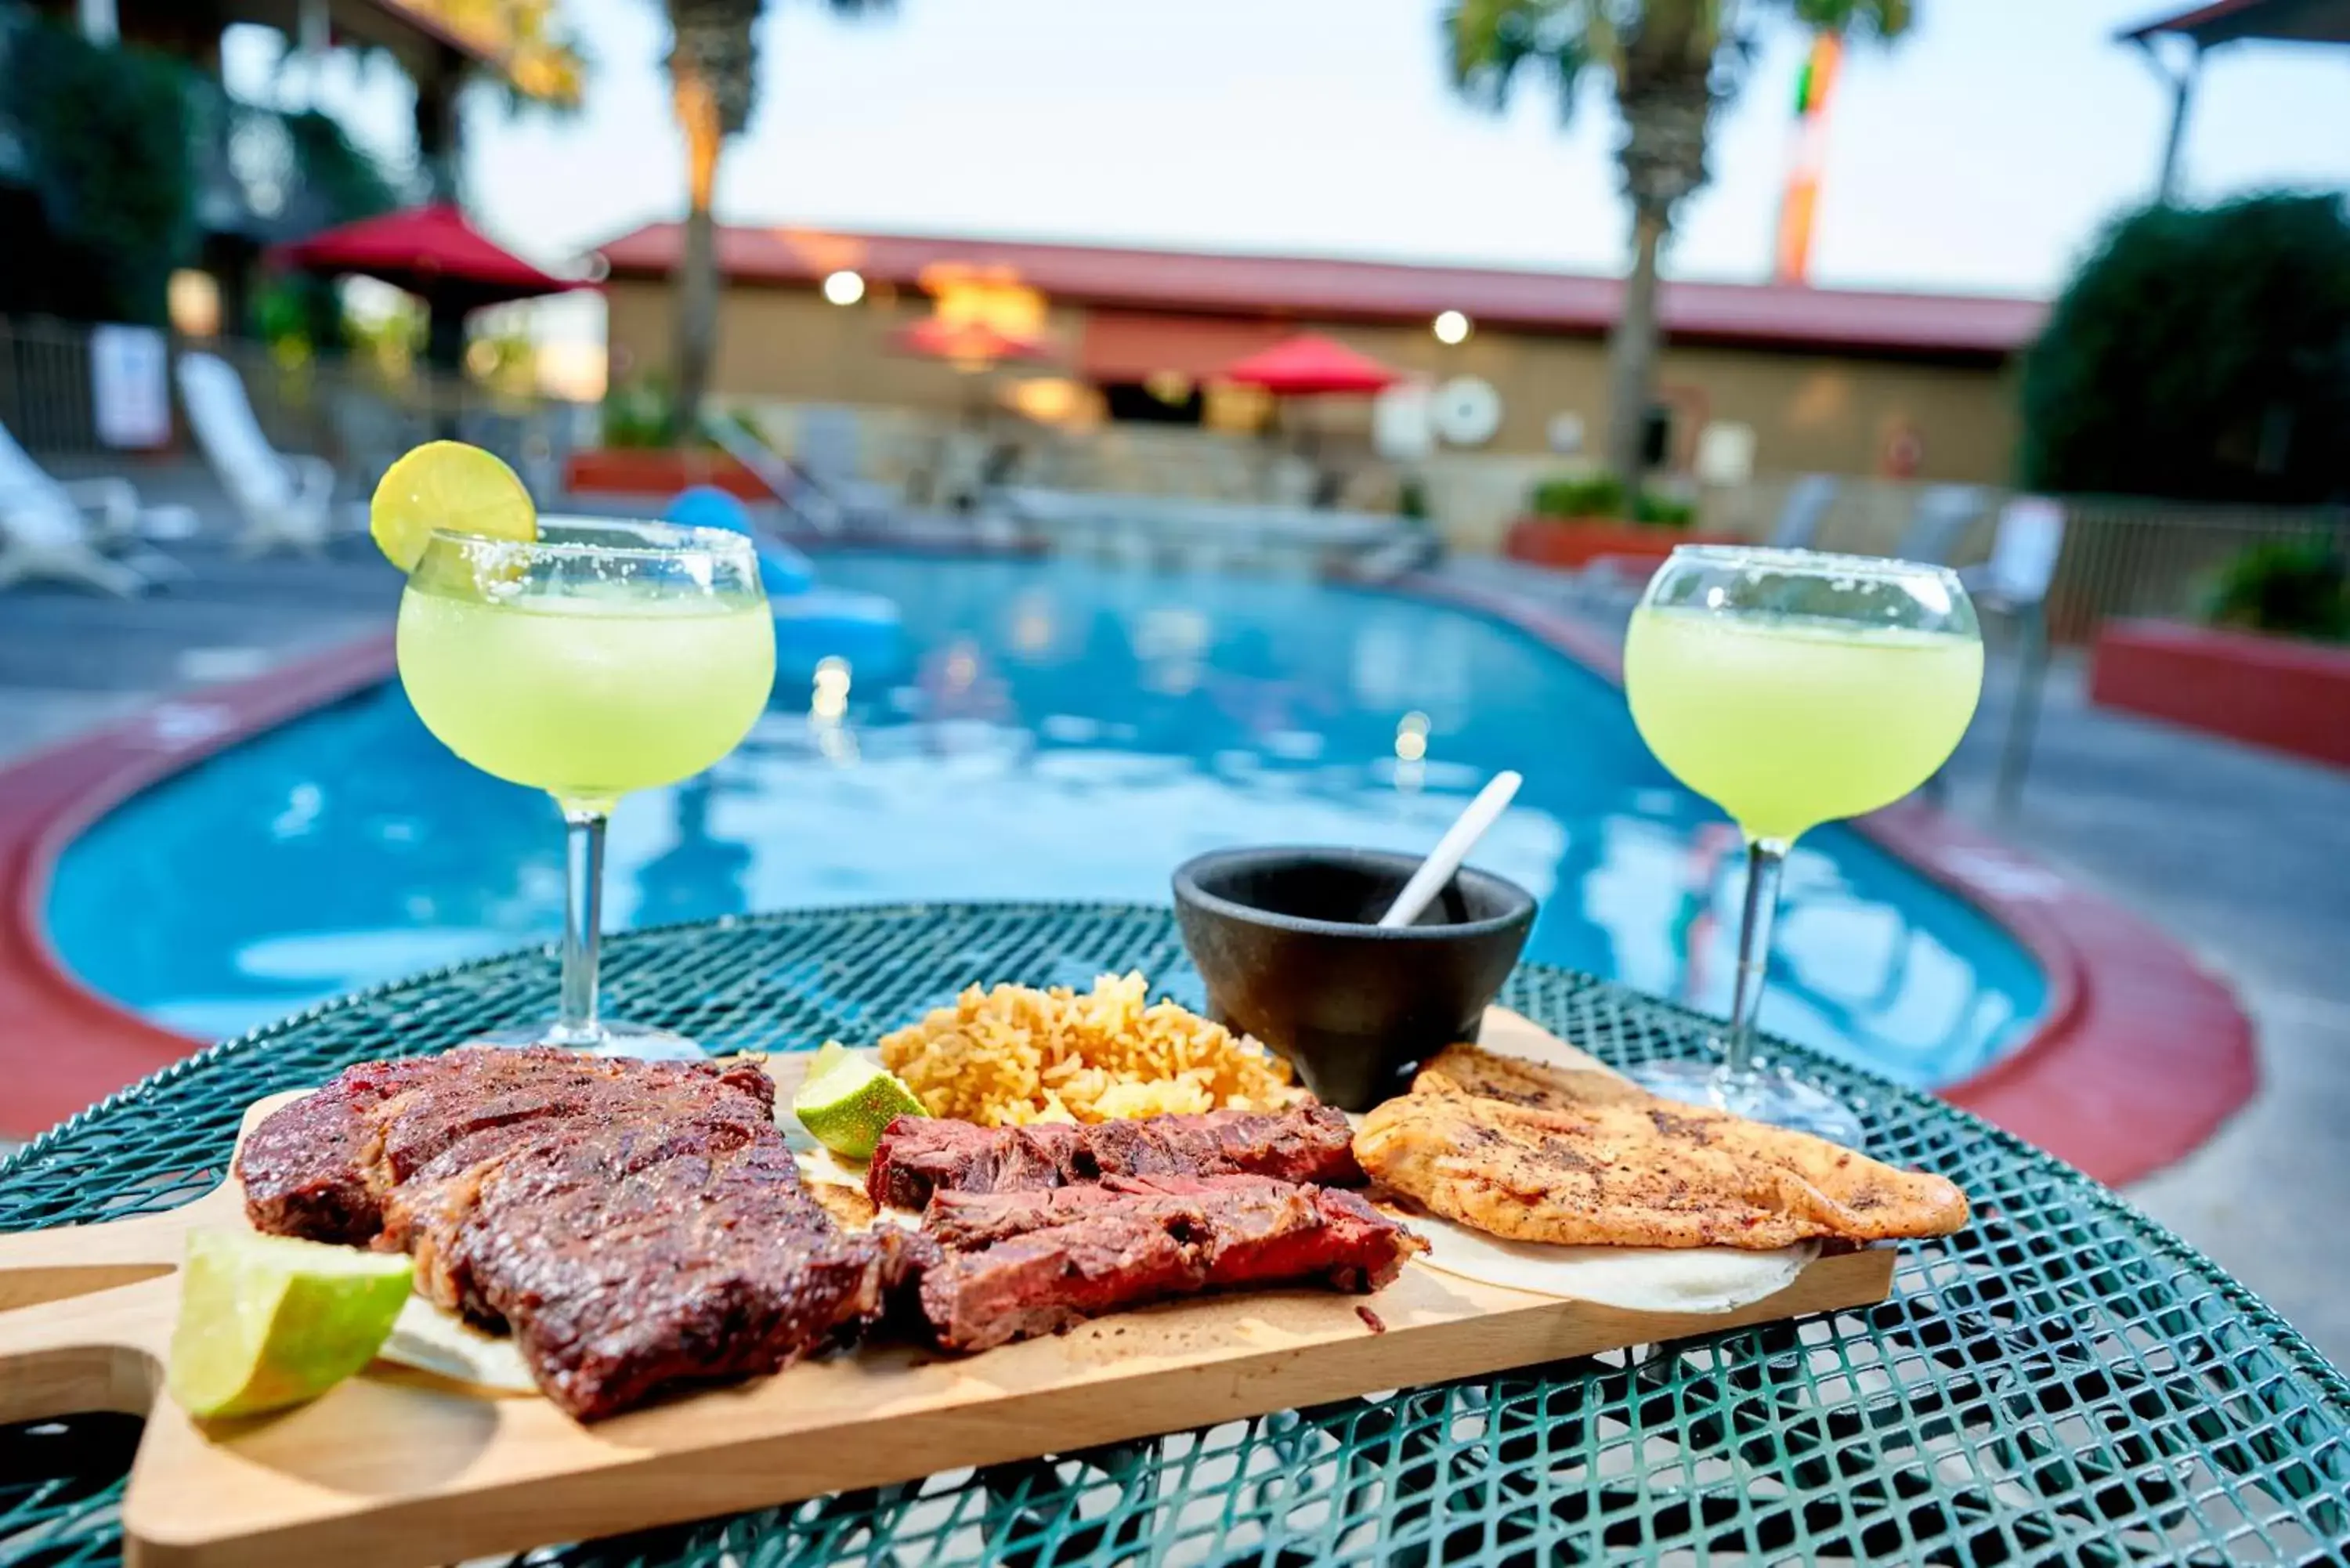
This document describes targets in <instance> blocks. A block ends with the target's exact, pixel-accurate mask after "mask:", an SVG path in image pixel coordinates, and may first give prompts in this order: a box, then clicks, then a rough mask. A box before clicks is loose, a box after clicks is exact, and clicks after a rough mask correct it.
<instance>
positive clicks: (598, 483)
mask: <svg viewBox="0 0 2350 1568" xmlns="http://www.w3.org/2000/svg"><path fill="white" fill-rule="evenodd" d="M603 414H604V444H603V445H602V446H600V447H591V448H586V449H583V450H581V451H578V452H573V453H572V454H571V456H570V458H569V460H568V461H567V462H566V463H565V464H564V483H565V484H566V486H567V487H568V488H569V489H571V490H574V491H577V492H578V493H582V494H601V495H663V496H667V495H675V494H677V493H679V492H680V491H683V490H687V489H690V488H691V487H692V486H694V485H697V484H714V485H716V486H717V487H718V488H720V489H721V490H724V491H727V492H729V493H733V494H735V495H739V496H741V497H742V498H743V500H745V501H766V500H772V499H774V494H773V492H771V491H769V490H768V488H767V486H766V484H765V483H764V482H763V481H761V479H760V478H759V476H758V475H757V474H755V473H753V472H751V471H750V470H749V469H747V468H745V467H743V465H742V464H741V463H740V462H736V461H735V460H734V459H733V458H732V457H730V456H728V455H727V454H726V453H725V452H721V451H719V450H718V448H717V447H716V446H714V445H713V444H712V443H711V441H709V439H708V438H707V437H704V436H699V435H698V434H697V439H695V440H694V441H690V442H689V441H681V440H679V439H678V438H679V432H678V431H677V428H676V427H677V412H676V406H675V400H673V399H671V397H670V395H669V389H668V388H667V387H666V386H665V385H663V384H662V383H661V382H660V381H656V380H651V379H646V380H641V381H635V382H631V383H629V384H628V385H626V386H621V387H616V388H614V389H612V390H611V392H610V393H609V394H608V395H607V396H606V398H605V399H604V409H603ZM746 428H748V427H747V426H746ZM752 433H753V434H754V435H756V434H757V433H758V432H757V431H755V430H754V431H752Z"/></svg>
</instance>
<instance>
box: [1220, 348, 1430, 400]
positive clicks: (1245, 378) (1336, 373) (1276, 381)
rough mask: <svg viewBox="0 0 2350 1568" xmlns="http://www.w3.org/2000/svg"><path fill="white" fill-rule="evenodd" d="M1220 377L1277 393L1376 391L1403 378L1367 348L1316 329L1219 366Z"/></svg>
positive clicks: (1309, 394) (1314, 394)
mask: <svg viewBox="0 0 2350 1568" xmlns="http://www.w3.org/2000/svg"><path fill="white" fill-rule="evenodd" d="M1222 377H1223V379H1225V380H1227V381H1237V382H1239V383H1241V384H1242V385H1243V386H1246V387H1263V389H1265V390H1266V391H1268V392H1272V393H1274V395H1275V396H1278V397H1284V398H1305V397H1319V396H1325V395H1330V394H1340V393H1347V392H1354V393H1370V392H1377V391H1380V390H1382V389H1386V388H1388V387H1390V386H1392V385H1394V384H1395V383H1396V382H1397V381H1399V380H1401V379H1403V375H1402V372H1401V371H1399V370H1391V369H1388V367H1387V366H1385V365H1382V364H1380V363H1379V362H1378V360H1377V359H1374V358H1370V357H1369V356H1368V355H1367V354H1357V352H1355V350H1353V349H1352V348H1347V346H1346V345H1345V344H1344V343H1340V342H1337V341H1336V340H1334V339H1332V338H1328V337H1322V336H1320V335H1319V334H1317V333H1313V332H1301V333H1299V334H1298V335H1297V336H1296V337H1285V338H1284V339H1282V340H1281V341H1280V342H1278V343H1276V344H1274V346H1273V347H1272V348H1263V349H1260V350H1258V351H1257V352H1256V353H1254V354H1251V355H1248V356H1246V357H1245V358H1240V359H1235V360H1234V361H1232V363H1231V364H1229V365H1227V366H1225V367H1224V369H1223V370H1222Z"/></svg>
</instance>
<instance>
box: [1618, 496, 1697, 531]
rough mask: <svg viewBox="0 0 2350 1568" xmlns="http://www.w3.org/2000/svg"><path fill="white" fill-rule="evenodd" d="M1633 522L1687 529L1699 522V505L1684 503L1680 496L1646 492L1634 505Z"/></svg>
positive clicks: (1689, 502)
mask: <svg viewBox="0 0 2350 1568" xmlns="http://www.w3.org/2000/svg"><path fill="white" fill-rule="evenodd" d="M1632 521H1633V522H1635V523H1648V524H1654V525H1655V526H1657V527H1659V528H1686V527H1688V526H1689V525H1690V524H1692V523H1695V522H1696V521H1697V503H1696V502H1694V501H1684V500H1682V499H1681V498H1680V497H1679V496H1678V495H1662V494H1659V493H1657V492H1656V491H1653V490H1649V491H1644V492H1642V493H1641V495H1640V498H1639V499H1638V501H1635V502H1634V503H1632Z"/></svg>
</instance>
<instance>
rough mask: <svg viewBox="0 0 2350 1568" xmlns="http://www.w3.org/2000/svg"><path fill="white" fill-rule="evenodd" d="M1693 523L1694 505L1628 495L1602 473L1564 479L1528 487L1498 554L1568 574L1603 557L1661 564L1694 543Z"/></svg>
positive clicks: (1655, 493)
mask: <svg viewBox="0 0 2350 1568" xmlns="http://www.w3.org/2000/svg"><path fill="white" fill-rule="evenodd" d="M1696 521H1697V505H1696V503H1694V502H1692V501H1689V500H1686V499H1684V498H1682V497H1679V496H1675V495H1671V494H1669V493H1665V492H1663V491H1660V490H1655V489H1645V488H1644V489H1642V490H1640V491H1639V492H1638V493H1631V492H1628V491H1627V489H1626V487H1625V484H1624V482H1623V481H1622V480H1620V479H1618V478H1617V477H1616V476H1615V475H1614V474H1612V473H1607V472H1591V473H1583V474H1564V475H1559V476H1556V477H1554V478H1550V479H1545V480H1543V481H1541V482H1539V483H1536V484H1535V485H1534V489H1533V491H1532V493H1530V494H1529V495H1528V497H1527V512H1526V514H1525V515H1524V516H1522V517H1520V518H1519V519H1518V520H1517V521H1516V522H1515V523H1513V524H1511V526H1510V534H1509V540H1508V542H1507V544H1506V545H1504V546H1503V550H1504V553H1505V554H1507V555H1508V556H1511V557H1512V558H1513V559H1514V560H1520V561H1532V562H1534V563H1535V564H1537V565H1540V566H1560V567H1565V568H1567V569H1570V570H1579V569H1581V568H1582V567H1584V566H1588V565H1589V564H1590V563H1591V562H1593V561H1595V560H1597V559H1599V558H1601V557H1603V556H1605V557H1607V558H1610V559H1617V560H1633V561H1649V562H1656V561H1662V560H1663V559H1664V558H1665V557H1666V556H1669V555H1670V554H1671V553H1672V550H1673V546H1674V545H1681V544H1688V543H1692V542H1695V541H1697V540H1698V539H1699V538H1700V535H1695V534H1693V533H1692V532H1690V530H1691V528H1692V527H1693V525H1694V524H1695V523H1696Z"/></svg>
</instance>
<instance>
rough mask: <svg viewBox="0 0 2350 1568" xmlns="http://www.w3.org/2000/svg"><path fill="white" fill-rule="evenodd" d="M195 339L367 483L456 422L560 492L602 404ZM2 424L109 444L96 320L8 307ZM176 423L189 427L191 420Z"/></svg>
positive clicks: (282, 427) (320, 451) (259, 404)
mask: <svg viewBox="0 0 2350 1568" xmlns="http://www.w3.org/2000/svg"><path fill="white" fill-rule="evenodd" d="M188 349H199V350H202V351H203V352H205V353H209V354H217V355H219V356H220V357H221V358H224V359H226V360H227V361H228V362H229V363H230V364H231V365H233V366H234V367H235V369H236V371H237V374H238V376H239V378H240V379H242V380H243V381H244V389H245V395H246V397H247V398H249V399H250V400H252V403H253V411H254V414H255V418H257V419H258V420H259V421H261V427H262V429H263V431H265V432H266V433H267V435H268V437H269V440H270V442H271V444H273V445H274V446H276V448H277V449H278V450H279V451H280V452H286V453H289V454H290V453H296V452H309V453H315V454H317V455H318V456H321V457H325V458H328V459H329V460H330V461H332V462H334V463H335V465H336V468H337V470H338V472H339V473H340V475H341V476H342V479H343V481H344V483H346V484H347V485H348V486H351V487H354V488H356V489H359V490H361V491H363V490H365V489H366V488H368V487H371V486H372V485H373V484H374V483H375V481H376V479H377V478H378V477H379V476H380V474H381V473H382V472H383V470H384V469H385V468H386V467H388V466H390V463H391V462H392V461H393V460H394V459H395V458H397V457H398V456H399V455H400V453H401V452H405V451H407V450H408V449H409V448H410V447H411V446H414V445H416V444H417V443H418V442H420V441H429V440H431V439H432V438H433V437H434V436H436V435H440V434H448V433H453V434H456V435H458V436H460V437H462V438H463V440H466V441H472V442H473V444H475V445H476V446H484V447H487V448H489V449H490V450H491V451H493V452H497V453H498V454H499V455H500V456H501V457H504V459H505V460H506V461H507V462H511V463H513V464H514V465H515V468H516V470H517V471H519V472H521V473H522V474H523V476H524V478H525V480H527V481H528V482H529V483H530V484H531V486H532V488H533V490H534V491H536V493H540V494H542V495H551V494H554V493H556V492H557V491H558V490H559V489H560V487H561V474H562V468H563V462H564V459H565V458H567V456H568V455H569V454H570V452H571V451H572V450H573V449H574V448H575V447H577V446H578V445H580V444H582V442H583V441H592V440H593V428H594V424H595V421H594V419H593V412H594V410H592V409H587V408H583V407H582V406H581V405H578V404H575V403H569V402H565V401H562V400H557V399H551V398H543V397H535V396H526V395H520V394H515V393H511V392H507V391H504V390H501V389H495V388H491V387H487V386H484V385H483V384H482V383H480V382H478V381H474V380H473V379H468V378H463V377H452V376H447V375H433V374H430V373H428V372H427V371H426V370H425V369H423V368H422V367H421V366H417V367H413V368H411V370H410V371H409V372H408V373H407V374H405V375H403V376H400V377H393V376H390V375H387V374H385V373H383V372H382V371H380V370H379V369H376V368H374V367H373V366H372V365H370V364H368V363H366V362H364V361H362V360H359V359H334V360H320V359H303V360H299V361H293V362H288V361H285V360H281V359H279V358H277V357H276V355H274V354H272V353H271V351H270V350H269V349H268V348H267V347H266V346H265V345H262V344H259V343H254V342H250V341H246V340H242V339H233V338H206V339H201V340H183V339H180V338H176V337H175V338H174V339H173V340H172V346H171V351H172V357H173V358H174V359H176V358H178V356H179V355H180V354H181V353H182V352H183V351H185V350H188ZM175 406H176V392H175ZM0 424H5V426H6V427H7V429H8V431H10V433H12V434H13V435H15V436H16V440H17V441H19V442H20V443H21V444H23V446H24V447H25V448H26V450H27V451H29V452H34V453H36V454H38V455H41V456H46V457H69V458H92V457H103V456H107V455H109V448H108V447H107V446H106V445H105V443H104V442H103V441H101V440H100V438H99V431H98V423H97V417H96V413H95V410H94V406H93V402H92V387H91V372H90V349H89V329H88V327H84V326H81V325H79V324H78V323H72V322H62V321H55V320H49V319H46V318H34V319H30V320H27V319H24V318H15V317H0ZM175 431H176V432H177V434H178V436H179V439H181V440H182V441H184V440H185V439H186V432H185V426H184V423H179V424H177V425H176V426H175Z"/></svg>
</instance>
